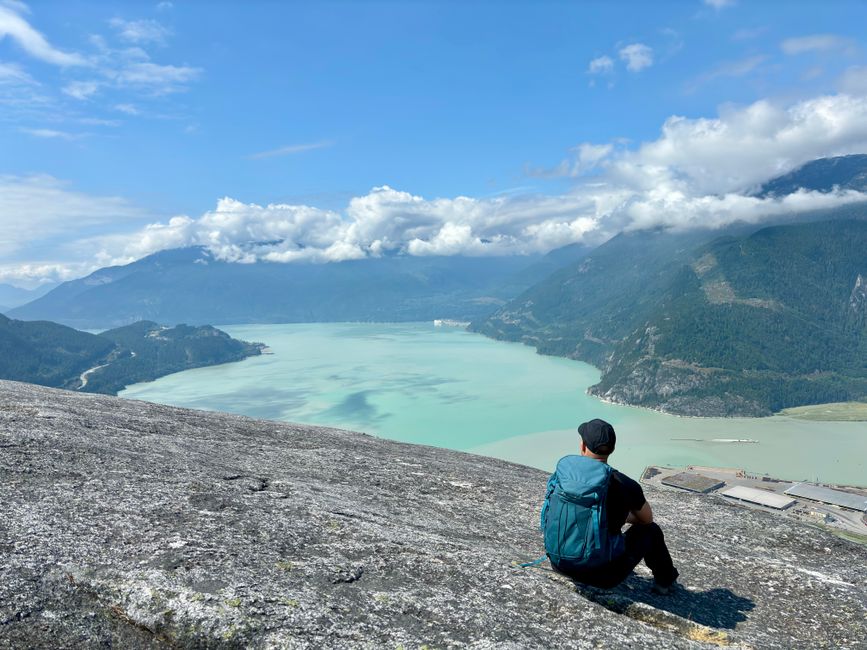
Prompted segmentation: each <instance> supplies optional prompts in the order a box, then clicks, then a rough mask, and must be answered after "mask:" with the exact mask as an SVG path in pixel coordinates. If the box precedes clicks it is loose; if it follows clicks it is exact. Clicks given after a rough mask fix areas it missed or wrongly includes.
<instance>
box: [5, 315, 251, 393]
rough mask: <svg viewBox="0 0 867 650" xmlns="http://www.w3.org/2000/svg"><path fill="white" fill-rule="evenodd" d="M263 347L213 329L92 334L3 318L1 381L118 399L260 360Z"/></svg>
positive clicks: (132, 328) (143, 328) (151, 326)
mask: <svg viewBox="0 0 867 650" xmlns="http://www.w3.org/2000/svg"><path fill="white" fill-rule="evenodd" d="M262 347H263V346H262V344H258V343H246V342H244V341H238V340H236V339H233V338H231V337H230V336H229V335H228V334H226V333H225V332H222V331H220V330H218V329H215V328H213V327H211V326H209V325H206V326H202V327H190V326H187V325H179V326H176V327H171V328H169V327H161V326H160V325H157V324H156V323H153V322H147V321H142V322H139V323H135V324H133V325H127V326H125V327H121V328H118V329H113V330H109V331H107V332H102V333H101V334H89V333H87V332H80V331H78V330H75V329H72V328H71V327H66V326H65V325H59V324H57V323H51V322H47V321H19V320H12V319H10V318H7V317H6V316H3V315H0V379H11V380H15V381H26V382H29V383H33V384H41V385H43V386H52V387H56V388H68V389H72V390H80V391H84V392H93V393H106V394H111V395H114V394H116V393H117V392H118V391H120V390H122V389H123V388H125V387H126V386H127V385H129V384H133V383H136V382H140V381H150V380H153V379H156V378H157V377H162V376H163V375H168V374H170V373H173V372H178V371H180V370H186V369H188V368H197V367H200V366H209V365H214V364H217V363H226V362H228V361H238V360H241V359H244V358H246V357H249V356H253V355H257V354H261V351H262Z"/></svg>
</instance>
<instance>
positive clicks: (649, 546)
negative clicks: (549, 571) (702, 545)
mask: <svg viewBox="0 0 867 650" xmlns="http://www.w3.org/2000/svg"><path fill="white" fill-rule="evenodd" d="M624 538H625V539H624V542H625V551H624V552H623V553H622V554H621V555H619V556H617V557H616V558H614V559H613V560H612V561H611V562H609V563H608V564H603V565H602V566H599V567H594V568H593V569H585V568H581V567H576V566H570V565H569V564H568V563H567V562H562V563H560V564H559V565H557V566H556V569H557V570H558V571H560V572H561V573H565V574H566V575H568V576H569V577H571V578H574V579H575V580H577V581H578V582H583V583H585V584H588V585H592V586H594V587H601V588H603V589H609V588H611V587H615V586H617V585H619V584H620V583H621V582H623V581H624V580H625V579H626V576H628V575H629V574H630V573H632V570H633V569H634V568H635V567H636V566H638V563H639V562H641V560H644V563H645V564H646V565H647V568H648V569H650V570H651V571H653V579H654V581H655V582H656V583H657V584H659V585H662V586H666V587H667V586H668V585H670V584H671V583H672V582H674V581H675V580H676V579H677V575H678V573H677V569H675V568H674V564H673V563H672V561H671V555H670V554H669V553H668V548H667V547H666V546H665V537H664V536H663V534H662V528H660V527H659V526H657V525H656V524H647V525H642V524H633V525H632V526H630V527H629V530H627V531H626V534H625V535H624Z"/></svg>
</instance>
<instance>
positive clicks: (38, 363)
mask: <svg viewBox="0 0 867 650" xmlns="http://www.w3.org/2000/svg"><path fill="white" fill-rule="evenodd" d="M115 348H116V345H115V344H114V343H113V342H112V341H110V340H108V339H105V338H102V337H99V336H95V335H93V334H88V333H87V332H79V331H78V330H74V329H72V328H71V327H66V326H65V325H58V324H57V323H49V322H46V321H35V322H24V321H20V320H12V319H9V318H7V317H6V316H2V315H0V379H14V380H17V381H26V382H30V383H32V384H42V385H43V386H55V387H60V388H67V387H70V386H72V385H73V384H74V382H76V381H78V377H79V375H80V374H81V373H82V372H84V371H85V370H87V369H88V368H92V367H94V366H97V365H100V364H102V363H107V362H108V360H109V359H110V358H111V357H112V356H113V355H115V354H116V351H115Z"/></svg>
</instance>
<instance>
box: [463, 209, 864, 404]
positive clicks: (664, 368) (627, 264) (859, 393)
mask: <svg viewBox="0 0 867 650" xmlns="http://www.w3.org/2000/svg"><path fill="white" fill-rule="evenodd" d="M694 243H695V242H694V241H690V240H689V236H688V235H680V236H665V235H662V234H657V235H656V236H648V235H646V234H642V235H641V236H639V235H638V234H633V235H629V236H627V235H621V236H619V237H617V238H615V239H613V240H611V241H610V242H608V243H607V244H605V245H604V246H601V247H600V248H599V249H597V250H596V251H594V253H593V254H591V255H590V256H588V257H587V258H586V259H585V260H584V261H583V262H580V263H579V264H578V265H577V266H573V267H569V268H567V269H563V270H562V271H560V272H558V273H557V274H555V275H554V276H552V277H551V278H549V279H548V280H546V281H545V282H543V283H541V284H539V285H537V286H536V287H534V288H533V289H531V290H530V291H528V292H526V293H525V294H524V295H522V296H521V297H520V298H519V299H517V300H515V301H514V302H512V303H510V304H509V305H508V306H506V307H504V308H503V309H501V310H500V311H499V312H497V314H495V315H494V316H492V317H491V318H489V319H487V320H485V321H482V322H480V323H477V324H475V325H474V329H476V330H477V331H480V332H482V333H485V334H488V335H491V336H495V337H497V338H505V339H509V340H521V341H524V342H527V343H530V344H533V345H536V346H537V348H538V350H539V351H540V352H542V353H547V354H557V355H562V356H569V357H572V358H577V359H582V360H586V361H589V362H591V363H594V364H595V365H597V366H599V367H600V368H601V369H602V378H601V381H600V383H599V384H597V385H596V386H594V387H592V388H591V392H592V393H594V394H597V395H600V396H602V397H605V398H607V399H610V400H612V401H617V402H624V403H629V404H637V405H642V406H649V407H653V408H659V409H662V410H666V411H670V412H674V413H682V414H690V415H767V414H770V413H771V412H773V411H777V410H779V409H782V408H786V407H788V406H795V405H799V404H811V403H821V402H830V401H844V400H851V399H862V398H867V329H865V325H867V255H865V251H867V222H865V221H857V220H835V221H827V222H814V223H805V224H794V225H787V226H773V227H769V228H764V229H761V230H759V231H758V232H755V233H754V234H751V235H749V236H739V237H723V238H720V239H717V240H715V241H713V242H711V243H708V244H702V245H698V246H694ZM691 244H693V245H692V246H691Z"/></svg>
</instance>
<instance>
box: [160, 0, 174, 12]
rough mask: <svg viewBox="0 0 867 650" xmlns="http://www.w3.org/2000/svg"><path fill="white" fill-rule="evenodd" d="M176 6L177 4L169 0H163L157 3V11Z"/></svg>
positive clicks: (168, 9)
mask: <svg viewBox="0 0 867 650" xmlns="http://www.w3.org/2000/svg"><path fill="white" fill-rule="evenodd" d="M174 6H175V5H174V4H173V3H171V2H168V0H164V1H163V2H158V3H157V11H170V10H171V9H173V8H174Z"/></svg>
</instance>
